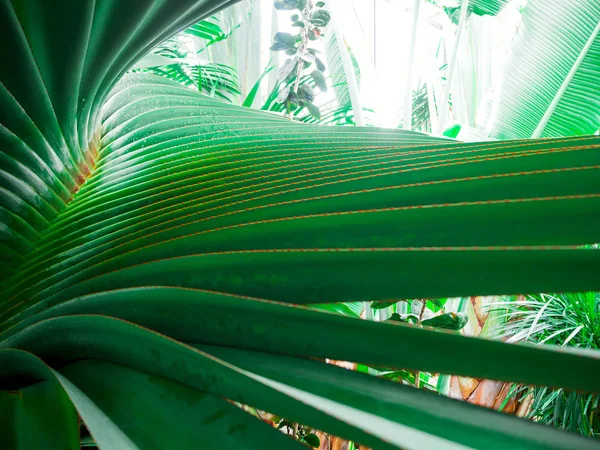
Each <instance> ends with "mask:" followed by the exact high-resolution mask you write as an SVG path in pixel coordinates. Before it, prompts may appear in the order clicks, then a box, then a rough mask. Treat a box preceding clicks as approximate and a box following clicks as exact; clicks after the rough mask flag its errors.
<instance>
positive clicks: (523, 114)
mask: <svg viewBox="0 0 600 450" xmlns="http://www.w3.org/2000/svg"><path fill="white" fill-rule="evenodd" d="M599 32H600V2H598V1H597V0H579V1H574V2H565V1H563V0H529V2H528V3H527V7H526V8H525V9H524V11H523V24H522V26H521V28H520V32H519V34H518V36H517V38H516V39H515V42H514V44H513V47H512V48H513V52H512V56H511V60H510V61H509V63H508V64H507V67H506V70H505V73H504V78H503V83H502V85H501V88H500V91H499V96H498V104H497V105H495V108H496V109H497V111H496V119H495V122H494V125H493V127H492V128H491V131H492V134H491V136H492V137H495V138H499V139H515V138H529V137H532V136H533V137H539V136H542V137H553V136H577V135H582V134H593V133H595V132H596V131H597V130H598V129H599V128H600V89H598V73H599V71H600V35H599V34H598V33H599Z"/></svg>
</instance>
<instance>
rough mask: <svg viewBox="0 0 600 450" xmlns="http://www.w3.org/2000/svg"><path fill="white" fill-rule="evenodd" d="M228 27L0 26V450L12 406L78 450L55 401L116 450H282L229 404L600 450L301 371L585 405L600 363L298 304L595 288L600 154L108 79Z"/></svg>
mask: <svg viewBox="0 0 600 450" xmlns="http://www.w3.org/2000/svg"><path fill="white" fill-rule="evenodd" d="M225 3H227V2H221V1H210V2H200V3H196V2H195V1H191V0H190V1H188V2H181V3H177V4H174V3H173V2H171V1H159V2H153V3H151V4H136V5H135V6H131V7H129V8H128V9H127V12H126V14H125V13H124V12H123V11H121V10H120V6H119V5H120V3H117V2H115V3H109V2H100V3H98V5H95V6H96V7H95V8H93V6H94V5H92V4H91V3H83V2H79V1H75V0H73V1H72V2H64V3H59V4H55V3H54V2H45V1H41V0H40V1H39V2H35V4H33V5H32V4H29V3H28V4H27V5H24V4H23V3H21V2H18V1H15V2H13V3H9V2H3V3H1V4H0V5H1V6H0V7H1V8H2V10H1V11H0V13H1V14H0V30H2V37H3V39H2V40H0V42H1V44H0V55H1V56H2V57H3V60H5V61H7V60H10V61H14V63H13V64H10V65H3V66H2V67H1V68H0V81H1V84H0V96H1V97H0V98H1V101H2V105H1V106H2V108H0V123H2V127H1V128H0V129H1V130H2V132H1V133H0V138H1V139H2V145H1V146H0V150H1V152H2V153H1V154H2V158H3V161H6V163H7V164H6V165H3V170H4V172H3V173H5V174H6V175H4V176H3V178H2V183H3V184H2V190H1V191H0V201H1V207H2V209H1V211H2V216H1V217H2V228H1V229H2V233H3V242H2V245H3V246H4V248H6V249H7V250H8V251H7V253H8V255H9V258H10V259H7V260H5V262H4V264H5V267H6V268H7V273H5V275H4V278H3V281H2V286H1V288H2V289H1V291H2V298H1V300H0V301H1V303H0V304H1V307H0V332H1V335H0V348H1V350H0V360H1V361H2V364H0V388H1V389H2V392H1V395H0V399H1V400H0V401H1V402H2V406H3V407H4V406H6V405H9V406H8V407H7V408H3V409H2V411H3V414H4V416H3V418H4V417H6V418H7V420H6V421H4V422H3V427H4V428H3V431H4V432H5V433H4V434H3V435H7V436H8V435H9V433H13V434H11V435H10V436H11V437H12V436H21V435H22V434H23V433H24V431H23V429H22V428H19V427H20V425H21V424H23V423H24V422H20V421H19V422H17V421H16V418H19V417H21V416H20V415H17V414H22V411H16V410H15V409H14V408H13V406H14V400H13V399H12V398H9V396H10V395H11V393H12V392H15V390H16V391H18V392H24V391H25V390H27V394H25V393H24V394H23V395H27V396H30V399H29V400H28V401H30V403H29V404H32V405H33V404H40V405H43V406H44V407H43V408H40V409H37V408H35V409H32V410H28V411H27V417H28V420H29V421H30V422H29V423H30V424H31V426H30V427H29V428H28V433H30V434H31V435H32V436H36V439H37V437H39V436H43V435H44V434H45V433H46V431H45V430H47V429H48V428H49V424H50V426H52V425H53V424H55V425H56V426H59V425H60V424H61V423H62V422H66V423H67V424H65V427H61V429H63V430H66V431H64V432H63V433H61V432H58V431H56V432H55V434H54V436H56V438H57V439H60V441H61V442H60V444H57V445H53V446H50V444H48V445H46V447H47V448H76V447H73V446H74V445H75V444H74V441H73V439H72V434H73V429H74V427H76V426H77V424H76V421H75V419H74V416H75V414H74V412H73V409H72V407H71V406H70V405H69V403H68V402H65V398H66V397H65V395H66V396H68V398H69V399H70V401H71V403H72V404H73V405H74V407H75V409H76V410H77V412H78V413H79V415H80V416H81V417H82V419H83V421H84V422H85V424H86V426H87V427H88V429H89V430H90V433H91V435H92V437H93V438H94V439H95V441H96V443H97V444H98V445H99V446H100V448H108V449H110V448H141V449H147V448H161V447H163V448H164V447H173V448H181V449H187V448H190V449H192V448H197V447H198V440H199V439H202V444H203V446H204V447H205V448H214V449H222V448H231V447H238V446H244V447H250V448H254V447H257V448H258V447H261V448H263V447H265V446H267V448H269V447H272V448H287V447H290V448H295V447H298V446H299V444H297V443H296V442H294V441H292V440H289V439H288V438H287V437H286V436H284V435H281V434H280V433H278V432H277V431H275V430H271V429H269V428H268V427H267V426H266V425H265V424H264V423H262V422H260V421H259V420H258V419H256V418H253V417H248V416H246V415H245V413H244V412H243V411H240V410H237V409H235V407H233V406H232V405H231V404H230V403H226V402H224V401H223V400H221V399H222V398H227V399H230V400H232V401H234V402H238V403H241V404H245V405H251V406H253V407H256V408H260V409H262V410H266V411H270V412H273V413H275V414H278V415H280V416H283V417H286V418H290V419H291V420H295V421H298V422H300V423H304V424H307V425H309V426H311V427H314V428H316V429H320V430H324V431H326V432H329V433H333V434H334V435H338V436H343V437H346V438H349V439H353V440H355V441H357V442H360V443H364V444H366V445H369V446H371V447H374V448H384V449H386V448H389V449H392V448H400V447H409V448H410V447H415V446H416V445H417V442H426V443H428V445H430V446H432V447H434V448H440V449H443V448H464V447H484V448H485V447H487V448H489V446H490V445H494V446H495V447H496V448H519V447H520V448H540V449H542V448H556V447H558V448H593V446H594V445H595V444H594V443H593V442H591V441H588V440H585V439H583V438H581V437H580V436H577V435H572V434H569V433H563V432H559V431H547V430H546V429H543V428H540V426H539V425H536V424H533V423H528V422H524V421H519V420H517V419H514V418H508V417H502V416H499V415H498V414H497V413H493V412H485V411H484V412H482V411H481V410H480V409H478V408H475V407H473V406H471V405H466V404H462V403H459V402H456V401H454V400H450V399H445V398H440V397H438V396H436V395H435V394H432V393H429V394H428V393H423V392H419V391H414V390H407V389H408V388H406V389H405V388H403V387H402V386H401V385H399V384H397V383H396V384H395V383H392V382H391V381H387V380H381V379H378V378H374V377H370V376H366V375H360V374H350V373H348V372H346V371H343V370H341V369H336V368H333V367H328V366H327V365H325V364H324V363H322V362H320V361H308V360H307V359H315V358H318V359H322V358H332V359H336V360H347V361H356V362H360V363H362V364H370V365H376V366H382V367H390V368H398V369H413V370H425V371H431V372H444V373H456V374H460V375H468V376H474V377H483V378H491V379H501V380H510V381H518V382H522V383H527V384H532V385H546V386H547V385H550V386H557V387H563V388H566V389H575V390H580V391H586V392H600V384H599V381H598V378H597V377H593V376H590V374H594V373H598V371H599V370H600V359H599V358H598V357H597V354H596V353H592V352H581V353H580V352H572V351H557V350H555V349H552V348H539V347H536V346H528V345H509V344H505V343H500V342H493V341H484V340H478V339H473V338H466V337H463V336H459V335H453V334H445V333H439V332H437V331H434V330H430V329H417V328H412V327H409V326H406V325H394V324H389V323H375V322H367V321H361V320H358V319H353V318H350V317H343V316H339V315H335V314H331V313H327V312H322V311H317V310H312V309H309V308H307V307H303V306H297V305H293V304H311V303H329V302H352V301H367V300H396V299H399V298H426V297H446V296H454V295H471V294H489V293H499V292H503V293H506V292H539V291H542V290H580V289H590V290H591V289H598V288H600V286H599V280H598V277H597V273H598V270H599V269H600V253H599V252H598V251H597V250H596V249H589V248H582V245H583V244H587V243H591V242H597V240H598V229H597V223H598V220H599V219H600V217H599V216H600V193H599V192H598V185H597V182H596V180H597V177H598V169H599V168H600V144H599V143H598V139H597V138H592V137H590V138H585V137H583V138H569V139H549V140H531V141H508V142H491V143H478V144H462V143H458V142H455V141H447V140H443V139H436V138H432V137H429V136H426V135H423V134H419V133H413V132H405V131H402V130H377V129H371V128H343V127H318V126H313V125H306V124H300V123H297V122H291V121H289V120H287V119H284V118H281V117H276V116H274V115H273V114H270V113H267V112H261V111H254V110H250V109H248V108H242V107H236V106H233V105H230V104H227V103H224V102H221V101H218V100H216V99H212V98H209V97H207V96H205V95H202V94H200V93H198V92H195V91H193V90H191V89H188V88H186V87H185V86H182V85H180V84H178V83H176V82H172V81H169V80H167V79H165V78H162V77H158V76H155V75H151V74H138V73H134V74H127V75H125V76H123V74H124V73H125V72H126V70H127V68H128V67H130V66H131V64H133V62H134V61H136V60H138V59H139V58H140V56H141V55H143V54H145V53H147V52H148V51H149V50H150V49H151V48H153V47H155V46H156V45H157V44H158V43H159V42H161V41H163V40H164V39H165V38H167V37H168V36H170V35H172V34H173V33H175V32H176V31H177V30H179V29H182V28H185V27H186V26H188V25H189V24H191V23H195V22H196V21H197V20H198V19H200V18H202V17H206V16H209V15H211V14H214V13H215V11H216V10H217V9H218V8H220V7H222V6H224V5H225ZM57 30H58V31H57ZM115 30H118V31H119V33H115ZM66 46H68V48H72V49H73V51H69V52H65V51H64V48H67V47H66ZM118 80H120V81H118ZM4 167H6V169H4ZM399 224H400V225H399ZM399 226H400V229H399ZM432 277H435V282H432ZM390 342H397V343H408V344H409V346H411V345H413V344H414V345H419V346H420V349H421V350H422V351H420V352H414V351H394V352H390V351H389V350H388V348H389V347H388V346H389V343H390ZM225 347H229V349H227V348H225ZM236 349H237V351H236ZM472 354H477V355H478V357H477V358H472V357H466V355H472ZM498 361H502V362H503V363H502V364H498ZM332 369H333V370H332ZM300 371H302V372H300ZM301 373H304V374H306V376H305V377H302V376H300V374H301ZM311 380H314V382H310V381H311ZM44 383H46V384H44ZM32 386H35V387H34V388H32V389H30V388H31V387H32ZM335 387H337V388H338V390H336V389H334V388H335ZM422 394H426V395H422ZM376 399H378V400H376ZM4 411H8V412H4ZM46 411H57V413H56V417H54V414H53V415H52V416H53V417H51V418H48V417H47V415H48V414H46V413H45V412H46ZM431 411H435V419H433V418H432V413H431ZM240 413H243V414H240ZM440 415H442V416H443V421H439V417H440ZM430 418H431V420H430ZM421 419H423V420H421ZM436 421H439V422H436ZM157 424H160V425H157ZM488 430H493V432H488ZM541 430H543V432H541ZM266 435H270V437H269V438H268V440H269V442H268V443H267V444H265V442H264V441H265V436H266ZM186 438H188V439H186ZM38 441H39V439H37V441H34V442H36V444H37V443H38ZM48 442H50V441H48ZM59 445H60V446H62V447H59Z"/></svg>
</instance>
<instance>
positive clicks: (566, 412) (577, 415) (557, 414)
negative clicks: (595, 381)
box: [492, 293, 600, 437]
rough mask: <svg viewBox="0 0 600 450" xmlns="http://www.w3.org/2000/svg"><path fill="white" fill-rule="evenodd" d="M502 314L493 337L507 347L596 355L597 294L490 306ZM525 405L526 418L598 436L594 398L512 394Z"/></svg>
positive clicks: (599, 328)
mask: <svg viewBox="0 0 600 450" xmlns="http://www.w3.org/2000/svg"><path fill="white" fill-rule="evenodd" d="M492 307H493V308H496V309H497V310H498V311H499V312H501V313H502V314H501V315H500V317H501V318H503V319H504V322H503V325H502V326H499V327H497V328H496V330H495V332H496V334H497V335H498V337H501V338H503V339H508V340H510V341H515V342H516V341H525V342H533V343H536V344H554V345H560V346H569V347H576V348H592V349H595V350H599V349H600V294H599V293H585V294H555V295H545V294H542V295H532V296H529V298H528V299H526V300H522V301H516V302H515V301H509V302H502V303H495V304H494V305H492ZM513 393H514V395H517V394H519V393H522V397H523V398H525V399H527V403H528V404H529V411H528V413H527V416H528V417H530V418H532V419H534V420H536V421H538V422H542V423H547V424H550V425H553V426H556V427H558V428H562V429H565V430H571V431H576V432H579V433H581V434H583V435H585V436H591V437H594V436H599V435H600V408H599V407H598V405H599V401H600V398H599V397H598V396H597V395H589V394H584V393H581V392H574V391H564V390H563V389H550V388H547V387H524V388H514V389H513Z"/></svg>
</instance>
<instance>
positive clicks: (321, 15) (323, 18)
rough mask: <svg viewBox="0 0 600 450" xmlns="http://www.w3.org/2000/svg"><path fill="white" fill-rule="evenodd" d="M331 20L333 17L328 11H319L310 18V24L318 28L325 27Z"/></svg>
mask: <svg viewBox="0 0 600 450" xmlns="http://www.w3.org/2000/svg"><path fill="white" fill-rule="evenodd" d="M330 20H331V15H330V14H329V11H327V10H326V9H318V10H316V11H315V12H314V13H313V15H312V16H311V17H310V23H312V24H313V25H315V26H317V27H325V26H327V24H328V23H329V21H330Z"/></svg>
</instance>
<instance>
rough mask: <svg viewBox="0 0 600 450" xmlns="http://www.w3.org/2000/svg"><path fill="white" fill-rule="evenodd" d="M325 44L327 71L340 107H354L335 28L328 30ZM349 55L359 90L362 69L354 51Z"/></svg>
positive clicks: (330, 27) (331, 27)
mask: <svg viewBox="0 0 600 450" xmlns="http://www.w3.org/2000/svg"><path fill="white" fill-rule="evenodd" d="M324 44H325V56H326V58H327V70H328V72H329V76H330V78H331V84H332V87H333V92H334V93H335V98H336V100H337V102H338V104H339V105H340V107H342V106H348V107H349V106H351V105H352V102H351V100H350V91H349V86H348V80H347V79H346V74H345V71H344V65H343V63H342V56H341V55H340V49H339V45H340V44H339V43H338V41H337V37H336V35H335V32H334V30H333V26H329V27H328V28H327V32H326V34H325V38H324ZM342 45H346V43H345V42H344V43H342ZM348 53H349V54H350V58H351V59H352V66H353V68H354V76H355V78H356V83H357V88H358V87H359V86H360V67H359V65H358V62H357V61H356V58H355V57H354V55H353V54H352V51H351V50H350V49H349V48H348Z"/></svg>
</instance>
